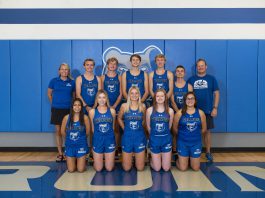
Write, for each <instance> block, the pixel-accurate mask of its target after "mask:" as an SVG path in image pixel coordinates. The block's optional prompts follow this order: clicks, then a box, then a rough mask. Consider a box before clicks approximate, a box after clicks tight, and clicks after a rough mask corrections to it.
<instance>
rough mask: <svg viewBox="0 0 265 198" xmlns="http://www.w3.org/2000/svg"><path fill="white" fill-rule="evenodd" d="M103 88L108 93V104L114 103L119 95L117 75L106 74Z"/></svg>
mask: <svg viewBox="0 0 265 198" xmlns="http://www.w3.org/2000/svg"><path fill="white" fill-rule="evenodd" d="M104 90H105V91H106V92H107V93H108V96H109V102H110V105H111V106H112V105H114V103H115V102H116V100H117V98H118V97H119V95H120V81H119V75H118V74H117V75H116V76H115V77H113V78H112V77H109V76H108V75H107V74H106V75H105V79H104Z"/></svg>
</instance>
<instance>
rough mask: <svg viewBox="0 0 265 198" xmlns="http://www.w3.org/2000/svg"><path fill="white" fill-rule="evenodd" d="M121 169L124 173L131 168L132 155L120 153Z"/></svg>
mask: <svg viewBox="0 0 265 198" xmlns="http://www.w3.org/2000/svg"><path fill="white" fill-rule="evenodd" d="M122 167H123V169H124V170H125V171H129V170H131V168H132V153H126V152H124V151H123V152H122Z"/></svg>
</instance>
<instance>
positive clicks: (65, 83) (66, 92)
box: [49, 77, 75, 109]
mask: <svg viewBox="0 0 265 198" xmlns="http://www.w3.org/2000/svg"><path fill="white" fill-rule="evenodd" d="M49 88H50V89H52V107H53V108H56V109H69V108H70V107H71V102H72V97H73V92H74V91H75V81H74V80H71V79H70V78H67V79H66V80H62V79H61V78H60V77H56V78H53V79H52V80H51V81H50V83H49Z"/></svg>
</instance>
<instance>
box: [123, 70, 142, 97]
mask: <svg viewBox="0 0 265 198" xmlns="http://www.w3.org/2000/svg"><path fill="white" fill-rule="evenodd" d="M126 82H127V84H126V85H127V86H126V91H127V93H128V91H129V89H130V88H131V87H132V86H136V87H138V88H139V90H140V94H141V97H142V96H143V95H144V92H145V91H144V71H140V74H139V75H138V76H133V75H132V74H131V72H130V71H127V72H126Z"/></svg>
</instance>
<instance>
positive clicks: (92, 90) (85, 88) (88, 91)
mask: <svg viewBox="0 0 265 198" xmlns="http://www.w3.org/2000/svg"><path fill="white" fill-rule="evenodd" d="M81 77H82V85H81V96H82V98H83V99H84V101H85V103H86V104H87V105H88V106H89V107H92V106H93V105H94V103H95V98H96V94H97V92H98V79H97V77H96V76H95V75H94V78H93V80H87V79H86V78H85V76H84V75H82V76H81Z"/></svg>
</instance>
